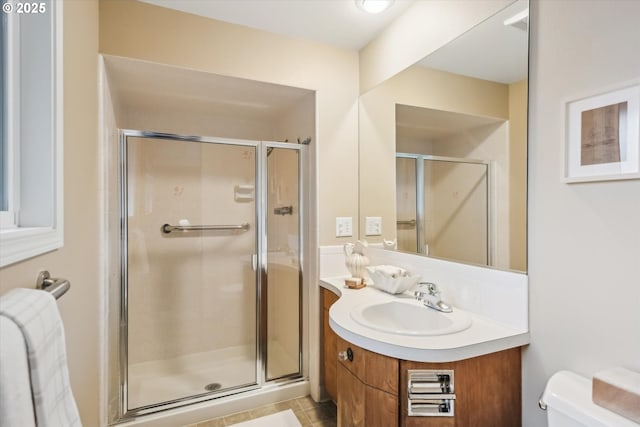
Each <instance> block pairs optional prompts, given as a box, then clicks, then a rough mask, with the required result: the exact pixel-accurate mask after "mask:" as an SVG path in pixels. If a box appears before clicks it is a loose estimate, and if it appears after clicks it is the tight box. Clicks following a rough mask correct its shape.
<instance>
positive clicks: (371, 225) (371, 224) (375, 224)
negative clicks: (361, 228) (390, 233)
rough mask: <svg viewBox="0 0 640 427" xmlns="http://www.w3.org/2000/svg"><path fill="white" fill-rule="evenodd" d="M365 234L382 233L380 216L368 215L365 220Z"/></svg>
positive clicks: (376, 234)
mask: <svg viewBox="0 0 640 427" xmlns="http://www.w3.org/2000/svg"><path fill="white" fill-rule="evenodd" d="M364 234H365V235H367V236H381V235H382V217H379V216H368V217H366V220H365V232H364Z"/></svg>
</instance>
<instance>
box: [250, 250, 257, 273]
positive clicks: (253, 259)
mask: <svg viewBox="0 0 640 427" xmlns="http://www.w3.org/2000/svg"><path fill="white" fill-rule="evenodd" d="M251 268H253V271H256V270H257V269H258V254H253V255H251Z"/></svg>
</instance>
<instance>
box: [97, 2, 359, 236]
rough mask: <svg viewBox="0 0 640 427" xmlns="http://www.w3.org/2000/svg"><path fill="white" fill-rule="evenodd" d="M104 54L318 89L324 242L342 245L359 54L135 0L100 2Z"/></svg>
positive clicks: (354, 204) (353, 207)
mask: <svg viewBox="0 0 640 427" xmlns="http://www.w3.org/2000/svg"><path fill="white" fill-rule="evenodd" d="M204 41H206V42H204ZM100 51H101V52H102V53H105V54H112V55H118V56H126V57H131V58H138V59H144V60H149V61H153V62H159V63H166V64H171V65H177V66H181V67H187V68H192V69H196V70H200V71H206V72H212V73H217V74H221V75H226V76H233V77H242V78H248V79H253V80H258V81H263V82H268V83H277V84H284V85H288V86H294V87H300V88H306V89H311V90H315V91H317V97H316V100H317V109H316V114H317V137H316V138H314V141H313V144H316V145H317V147H316V148H317V153H318V171H317V173H318V178H319V179H318V182H319V188H318V191H319V195H318V200H317V204H318V206H319V242H320V244H324V245H326V244H335V243H341V242H343V241H344V238H343V239H337V238H336V237H335V235H334V233H335V217H336V216H352V217H354V220H355V218H357V212H358V175H357V168H356V167H353V165H354V162H357V158H358V157H357V156H358V134H357V132H358V125H357V120H358V117H357V97H358V54H357V52H353V51H349V50H344V49H336V48H332V47H329V46H326V45H322V44H318V43H311V42H308V41H303V40H299V39H294V38H289V37H284V36H278V35H275V34H271V33H266V32H263V31H258V30H253V29H249V28H247V27H241V26H238V25H233V24H228V23H224V22H220V21H215V20H211V19H206V18H202V17H197V16H195V15H190V14H186V13H182V12H176V11H172V10H168V9H164V8H160V7H156V6H151V5H148V4H144V3H139V2H136V1H132V0H101V1H100ZM336 171H340V173H339V174H338V173H336Z"/></svg>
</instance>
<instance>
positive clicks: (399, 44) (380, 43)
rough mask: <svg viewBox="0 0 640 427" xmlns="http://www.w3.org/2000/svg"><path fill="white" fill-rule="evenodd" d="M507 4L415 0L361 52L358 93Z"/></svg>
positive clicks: (505, 1)
mask: <svg viewBox="0 0 640 427" xmlns="http://www.w3.org/2000/svg"><path fill="white" fill-rule="evenodd" d="M509 3H511V0H457V1H449V0H429V1H416V2H415V3H414V4H413V5H411V6H410V7H409V8H408V9H407V10H406V11H405V12H404V13H403V14H402V15H400V16H399V17H398V18H396V19H395V20H394V21H393V22H392V23H391V24H390V25H389V26H388V27H387V28H385V30H384V31H383V32H382V33H381V34H380V35H379V36H378V37H377V38H376V39H374V40H373V41H372V42H371V43H369V44H368V45H367V46H366V47H365V48H363V49H362V50H361V51H360V92H361V93H365V92H367V91H368V90H370V89H372V88H373V87H375V86H376V85H378V84H380V83H382V82H383V81H385V80H386V79H388V78H389V77H392V76H394V75H395V74H397V73H399V72H400V71H402V70H404V69H405V68H408V67H410V66H411V65H413V64H415V63H416V62H418V61H420V60H421V59H422V58H424V57H425V56H427V55H429V54H430V53H432V52H434V51H435V50H437V49H439V48H441V47H442V46H444V45H445V44H447V43H448V42H450V41H451V40H453V39H455V38H456V37H458V36H459V35H460V34H462V33H464V32H465V31H467V30H469V29H470V28H471V27H473V26H474V25H476V24H477V23H478V22H481V21H483V20H485V19H486V18H488V17H489V16H491V15H493V14H494V13H496V12H497V11H499V10H501V9H502V8H504V7H506V6H508V5H509ZM416 40H420V43H416Z"/></svg>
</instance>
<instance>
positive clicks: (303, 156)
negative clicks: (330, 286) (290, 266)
mask: <svg viewBox="0 0 640 427" xmlns="http://www.w3.org/2000/svg"><path fill="white" fill-rule="evenodd" d="M118 135H119V138H118V139H119V149H118V157H119V158H118V169H119V170H118V175H119V185H118V187H119V193H120V194H119V202H120V243H119V246H120V293H119V296H120V301H119V325H120V326H119V330H118V339H117V341H118V345H119V348H118V376H119V387H118V393H119V396H118V415H117V422H122V421H128V420H131V419H133V418H136V417H139V416H143V415H148V414H153V413H157V412H159V411H164V410H169V409H174V408H179V407H183V406H186V405H191V404H195V403H201V402H205V401H208V400H214V399H219V398H222V397H225V396H230V395H234V394H238V393H244V392H248V391H252V390H257V389H261V388H262V387H264V386H265V385H268V384H277V383H291V382H298V381H302V380H303V379H304V378H303V376H304V366H303V361H304V358H303V355H304V353H303V333H302V331H303V329H304V324H305V323H304V315H303V312H304V310H303V300H304V288H305V280H304V278H305V272H304V269H303V266H304V260H305V254H306V249H307V248H306V246H305V245H306V238H307V234H308V224H307V222H306V221H303V219H304V217H305V215H304V214H305V209H306V205H305V202H304V200H305V199H304V194H306V193H307V190H308V180H307V179H306V175H305V173H304V165H305V164H307V163H308V159H307V147H306V146H305V145H300V144H292V143H283V142H275V141H256V140H246V139H232V138H219V137H209V136H193V135H179V134H171V133H163V132H153V131H142V130H134V129H119V130H118ZM130 137H131V138H148V139H163V140H172V141H187V142H194V143H206V144H220V145H236V146H244V147H252V148H254V149H255V160H254V167H255V169H254V170H255V174H256V178H255V184H256V185H255V194H256V197H255V201H256V206H255V224H256V230H254V233H255V238H256V244H255V249H256V258H257V260H256V261H257V262H256V264H255V265H256V269H255V276H256V277H255V279H256V282H255V283H256V325H255V326H256V329H255V333H256V335H255V344H256V366H255V367H256V377H255V378H256V383H255V384H249V385H240V386H236V387H231V388H228V389H224V390H222V391H219V392H217V391H209V392H205V393H200V394H196V395H191V396H186V397H182V398H177V399H173V400H171V401H167V402H159V403H154V404H150V405H145V406H142V407H139V408H135V409H129V408H128V353H129V351H128V347H129V337H128V295H127V294H128V253H127V236H128V230H127V228H128V178H127V173H128V163H127V139H128V138H130ZM272 147H273V148H284V149H288V150H295V151H298V165H297V166H298V206H299V209H298V296H299V297H298V322H299V323H298V372H295V373H291V374H287V375H284V376H281V377H278V378H273V379H271V380H267V372H266V371H267V350H268V348H267V345H268V331H267V327H268V325H267V316H268V311H267V310H268V307H267V301H266V295H267V285H268V271H267V263H268V256H267V244H268V241H267V217H266V215H267V148H272Z"/></svg>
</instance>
